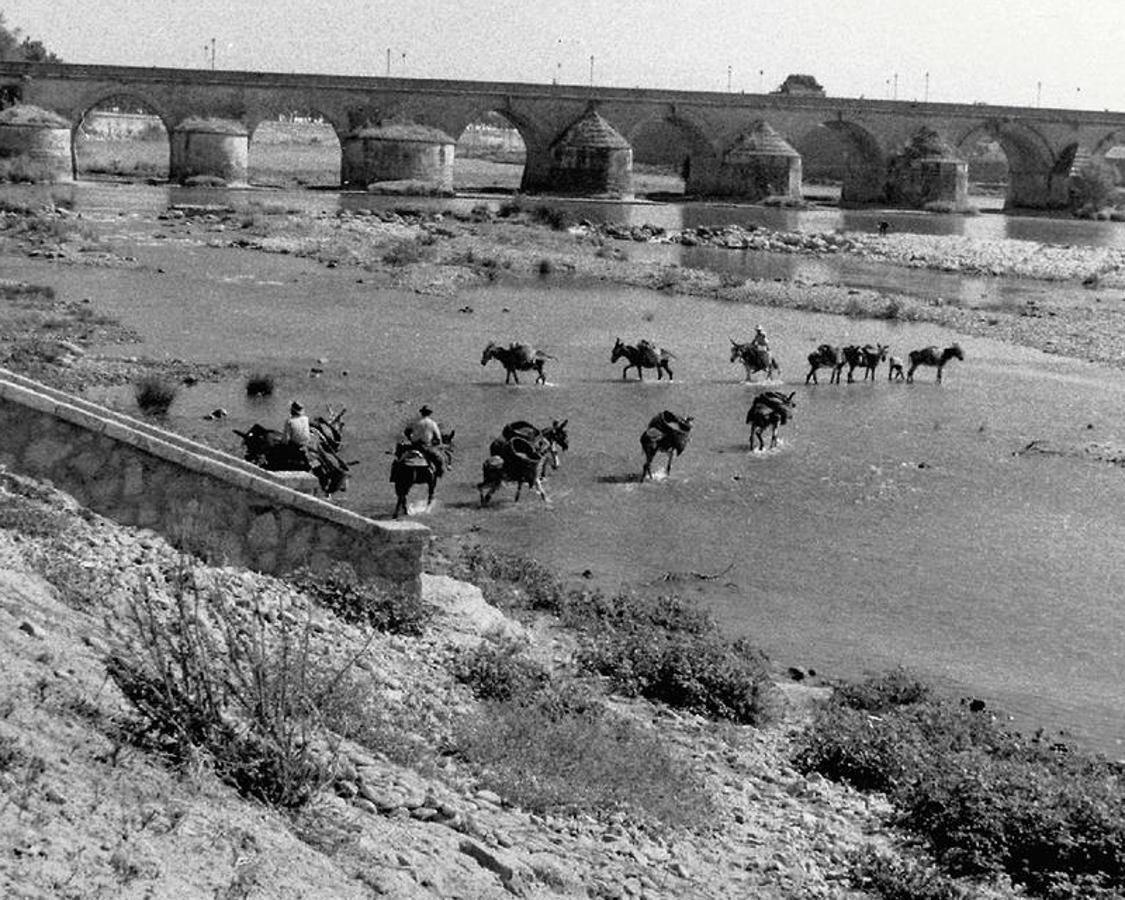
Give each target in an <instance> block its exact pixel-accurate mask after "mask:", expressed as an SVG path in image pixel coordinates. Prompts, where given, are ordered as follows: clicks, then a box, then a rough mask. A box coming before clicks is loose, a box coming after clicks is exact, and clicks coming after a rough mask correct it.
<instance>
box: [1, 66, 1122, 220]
mask: <svg viewBox="0 0 1125 900" xmlns="http://www.w3.org/2000/svg"><path fill="white" fill-rule="evenodd" d="M0 97H2V98H4V99H3V105H5V106H11V105H13V104H27V105H30V106H34V107H40V108H42V109H45V110H48V111H51V112H53V113H56V114H57V115H58V116H60V117H61V119H62V120H64V121H65V123H67V125H69V128H70V130H71V133H72V135H73V133H74V132H75V131H76V130H77V128H78V127H79V126H80V124H81V123H82V120H83V118H84V117H85V116H86V115H87V114H88V113H89V112H90V111H91V110H93V109H95V108H98V107H105V106H107V105H109V104H121V103H127V104H133V105H135V106H137V107H142V108H144V109H145V110H147V111H149V112H151V113H152V114H154V115H156V116H158V117H159V118H160V119H161V121H162V122H163V123H164V126H165V128H166V129H167V132H168V135H169V139H170V145H171V151H170V157H171V158H170V164H171V165H170V172H171V177H172V178H173V179H179V180H183V179H184V178H186V177H187V176H188V175H191V174H214V175H218V176H220V177H224V178H225V179H226V180H228V181H237V180H238V177H239V164H240V158H239V157H240V154H241V165H242V177H243V178H245V156H246V152H247V151H246V148H247V147H248V145H249V140H250V137H251V136H252V135H253V133H254V130H255V128H256V127H257V126H258V125H259V124H260V123H262V122H264V121H267V120H276V119H277V118H278V117H279V116H284V115H289V114H292V113H294V112H299V113H303V114H307V115H315V116H319V117H322V118H323V119H324V120H325V121H327V122H329V123H330V124H331V125H332V127H333V128H334V129H335V131H336V134H337V135H338V137H339V138H340V142H341V156H342V160H341V181H342V183H343V184H356V183H366V182H368V181H370V180H379V179H385V176H386V172H385V171H383V170H384V169H387V167H388V166H390V169H392V170H395V171H393V172H391V174H392V175H401V174H402V171H407V172H422V173H423V175H425V174H432V173H433V172H434V171H438V170H440V169H441V168H442V167H443V166H445V165H446V164H448V165H449V166H450V167H451V166H452V153H453V144H454V142H455V141H456V139H457V137H458V136H459V135H460V134H461V133H462V131H463V130H464V129H465V128H466V126H467V125H469V124H470V123H473V122H476V121H479V120H480V119H481V117H482V116H483V115H485V114H487V113H489V112H495V113H498V114H499V115H501V116H503V117H504V118H505V119H506V120H507V121H508V122H510V123H511V125H512V126H513V127H514V128H516V129H518V131H519V133H520V135H521V137H522V138H523V141H524V144H525V146H526V148H527V158H526V163H525V169H524V174H523V182H522V189H523V190H524V191H526V192H538V193H587V194H589V193H599V192H603V193H612V194H618V195H628V193H629V177H630V175H631V166H632V148H633V147H634V145H636V144H637V143H638V141H640V140H641V139H642V138H643V137H644V136H645V135H646V134H647V135H649V136H650V137H651V135H652V134H653V132H654V130H655V131H657V132H659V133H660V134H662V135H664V136H668V137H670V138H671V139H672V140H674V141H675V142H677V144H678V146H679V147H680V148H682V151H683V165H684V169H685V172H686V191H687V193H689V194H696V195H725V196H735V197H744V198H749V199H759V198H760V196H761V193H762V188H763V185H762V184H760V183H759V182H762V181H763V179H765V180H768V181H769V182H770V183H769V184H768V185H765V188H768V189H770V190H772V192H774V193H779V194H790V195H793V194H794V193H796V195H797V196H799V192H800V179H801V165H800V160H801V155H802V154H803V153H805V152H807V148H809V147H811V146H812V145H814V144H815V143H816V142H817V141H821V142H823V140H824V138H825V137H826V136H830V141H831V142H832V143H833V145H834V146H835V147H837V148H839V165H838V170H839V171H840V172H841V173H842V176H843V178H842V180H843V191H842V199H844V200H845V201H854V202H888V201H889V202H894V199H895V193H896V191H895V189H894V185H893V184H891V183H890V181H889V177H890V176H889V175H888V173H893V172H894V171H895V164H896V160H901V159H902V158H903V156H904V153H906V154H907V156H909V152H908V148H909V147H910V146H911V144H912V142H914V143H915V144H917V142H918V136H919V134H925V135H927V136H928V138H929V141H928V144H927V146H928V147H930V148H931V149H930V150H928V151H927V152H928V153H929V155H930V156H931V157H935V161H937V162H944V163H951V164H952V165H953V167H954V168H955V169H956V167H957V166H958V165H960V166H962V167H963V166H964V159H965V157H966V156H967V155H968V151H969V149H970V148H971V147H972V146H973V145H975V144H976V143H977V142H978V141H980V140H981V139H982V138H987V139H990V140H993V141H995V142H997V143H998V144H999V145H1000V146H1001V148H1002V149H1003V151H1004V153H1005V154H1006V156H1007V160H1008V169H1009V179H1008V196H1007V204H1006V205H1007V206H1008V207H1009V208H1013V207H1022V208H1057V207H1062V206H1065V205H1066V203H1067V202H1068V191H1069V186H1070V178H1071V176H1072V174H1073V173H1074V172H1075V170H1076V167H1077V166H1078V165H1081V164H1082V163H1083V162H1085V161H1086V160H1088V159H1090V158H1100V157H1104V155H1105V154H1106V152H1107V151H1108V150H1110V149H1111V148H1113V147H1115V146H1117V145H1118V144H1125V114H1123V113H1112V112H1108V111H1106V112H1092V111H1081V110H1066V109H1041V108H1027V107H1012V106H991V105H984V104H975V103H974V104H968V103H928V102H916V101H901V100H900V101H892V100H872V99H864V98H858V99H856V98H842V97H841V98H837V97H824V96H816V95H810V96H802V95H793V94H780V93H774V94H741V93H713V92H699V91H672V90H647V89H624V88H608V87H597V86H577V85H542V84H518V83H492V82H473V81H450V80H437V79H405V78H381V77H371V78H366V77H348V76H335V75H304V74H285V73H270V72H238V71H214V70H187V69H166V68H135V67H124V66H94V65H64V64H43V63H15V62H4V63H0ZM591 121H592V122H593V123H594V124H593V125H589V124H587V125H584V126H583V127H582V128H581V129H579V130H577V131H576V126H577V125H578V124H581V123H583V122H586V123H590V122H591ZM388 123H393V124H394V125H396V126H397V127H398V131H393V130H391V131H386V132H384V133H382V134H378V133H377V132H378V131H379V128H378V127H377V126H384V125H387V124H388ZM576 135H578V136H577V137H576ZM369 138H370V139H375V138H389V139H390V142H391V144H392V145H395V146H392V147H391V149H390V153H389V154H388V150H387V148H386V145H385V144H384V145H380V148H381V149H378V150H374V149H373V144H372V143H371V141H370V140H368V139H369ZM423 144H425V152H426V153H429V154H431V155H430V156H429V157H426V158H424V159H423V158H422V157H421V156H420V152H421V151H415V152H413V154H412V155H411V158H410V159H409V160H408V161H407V162H408V165H407V167H406V169H405V170H403V168H402V166H401V165H398V166H397V168H396V165H394V164H392V163H389V162H388V160H391V159H393V158H398V159H400V160H401V158H402V156H403V148H404V147H419V146H421V145H423ZM933 147H937V148H940V149H939V151H937V152H936V153H935V152H934V151H933V150H932V148H933ZM71 153H73V150H71ZM408 155H409V154H408ZM447 155H448V159H447V158H446V157H447ZM918 155H919V154H915V155H914V157H912V164H914V163H916V162H917V161H918V160H917V157H918ZM922 155H923V156H924V155H925V154H922ZM751 159H753V160H756V162H755V166H754V167H752V168H753V170H752V172H751V174H750V175H747V174H746V173H747V172H748V171H750V170H748V169H746V163H747V161H748V160H751ZM767 159H768V160H769V163H768V165H766V166H765V167H764V168H763V166H762V165H760V163H761V162H762V160H767ZM779 160H780V165H779ZM923 162H925V160H923ZM740 166H741V167H742V168H740ZM763 171H764V172H765V173H766V175H765V176H764V175H763ZM935 171H936V170H935ZM576 172H577V173H578V174H579V175H580V176H582V177H577V178H576V177H575V175H576ZM591 172H593V173H594V174H595V175H596V176H597V177H595V178H593V180H591V179H590V178H588V177H585V176H587V175H589V174H590V173H591ZM954 174H955V175H956V174H957V173H956V172H954ZM962 174H963V173H962ZM766 176H768V178H767V177H766ZM954 180H956V179H954ZM950 190H955V188H949V189H944V188H943V189H942V194H941V196H939V199H941V198H942V196H945V195H947V194H948V193H949V191H950ZM945 198H946V199H948V197H945Z"/></svg>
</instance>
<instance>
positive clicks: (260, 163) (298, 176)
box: [247, 106, 343, 187]
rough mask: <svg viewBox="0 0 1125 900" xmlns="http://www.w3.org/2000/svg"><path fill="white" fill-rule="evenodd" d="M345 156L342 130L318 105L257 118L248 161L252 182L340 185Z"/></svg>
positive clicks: (291, 184) (286, 185)
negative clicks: (340, 130) (341, 137)
mask: <svg viewBox="0 0 1125 900" xmlns="http://www.w3.org/2000/svg"><path fill="white" fill-rule="evenodd" d="M342 158H343V145H342V143H341V139H340V133H339V130H338V129H337V127H336V125H335V123H333V122H332V120H331V119H330V118H329V117H328V116H327V115H325V114H323V113H322V112H320V111H319V110H318V109H317V108H316V107H308V106H304V107H296V108H293V109H290V110H287V111H285V112H278V113H274V115H273V116H272V117H262V116H255V117H254V119H253V125H252V126H251V128H250V135H249V148H248V163H247V168H248V177H249V181H250V182H251V183H252V184H266V185H272V186H278V187H293V186H308V187H339V186H340V180H341V177H340V173H341V165H342Z"/></svg>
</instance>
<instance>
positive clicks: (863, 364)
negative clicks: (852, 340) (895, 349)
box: [843, 344, 891, 384]
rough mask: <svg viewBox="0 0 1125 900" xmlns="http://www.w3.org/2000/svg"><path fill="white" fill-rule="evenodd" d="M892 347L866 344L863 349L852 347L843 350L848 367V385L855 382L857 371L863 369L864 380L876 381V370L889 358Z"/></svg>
mask: <svg viewBox="0 0 1125 900" xmlns="http://www.w3.org/2000/svg"><path fill="white" fill-rule="evenodd" d="M890 349H891V348H890V347H886V346H884V345H883V344H864V345H863V346H862V347H859V346H856V345H850V346H847V347H845V348H844V349H843V354H844V361H845V362H846V363H847V365H848V384H851V383H852V382H853V381H855V377H854V376H855V370H856V369H863V380H864V381H867V379H868V378H870V379H871V381H872V382H874V381H875V370H876V369H877V368H878V367H879V363H881V362H882V361H883V360H885V359H886V358H887V351H888V350H890Z"/></svg>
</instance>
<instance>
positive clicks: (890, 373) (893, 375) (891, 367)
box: [887, 356, 905, 381]
mask: <svg viewBox="0 0 1125 900" xmlns="http://www.w3.org/2000/svg"><path fill="white" fill-rule="evenodd" d="M904 377H905V375H904V374H903V371H902V360H901V359H899V358H898V357H897V356H892V357H890V358H889V359H888V360H887V381H902V380H903V378H904Z"/></svg>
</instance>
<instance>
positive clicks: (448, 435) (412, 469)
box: [390, 429, 454, 519]
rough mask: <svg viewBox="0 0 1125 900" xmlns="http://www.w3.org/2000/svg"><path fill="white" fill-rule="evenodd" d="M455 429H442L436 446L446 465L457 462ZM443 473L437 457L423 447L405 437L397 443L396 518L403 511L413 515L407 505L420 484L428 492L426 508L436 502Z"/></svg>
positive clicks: (394, 473)
mask: <svg viewBox="0 0 1125 900" xmlns="http://www.w3.org/2000/svg"><path fill="white" fill-rule="evenodd" d="M453 434H454V431H453V429H450V430H449V431H448V432H446V431H445V430H444V429H442V432H441V446H440V447H435V448H433V449H434V452H435V453H437V455H438V457H439V459H440V460H441V462H442V463H443V468H446V469H448V468H450V467H451V466H452V465H453ZM441 475H442V473H441V472H439V471H438V467H437V465H435V462H434V460H432V459H431V458H430V457H429V456H427V455H426V454H425V453H424V452H423V451H422V449H421V448H419V447H416V446H415V445H414V444H413V443H412V442H411V441H408V440H402V441H399V442H398V444H396V445H395V459H394V462H392V463H391V479H390V480H391V482H392V483H393V484H394V486H395V497H396V498H397V499H396V502H395V511H394V513H393V515H392V518H394V519H397V518H398V515H399V513H400V512H401V513H403V514H404V515H409V514H410V512H409V510H408V509H407V507H406V497H407V495H408V494H409V493H410V489H411V488H412V487H413V486H414V485H416V484H424V485H425V486H426V489H427V491H428V493H427V496H426V508H427V509H429V508H430V507H431V506H433V503H434V490H435V489H436V488H437V482H438V479H439V478H441Z"/></svg>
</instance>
